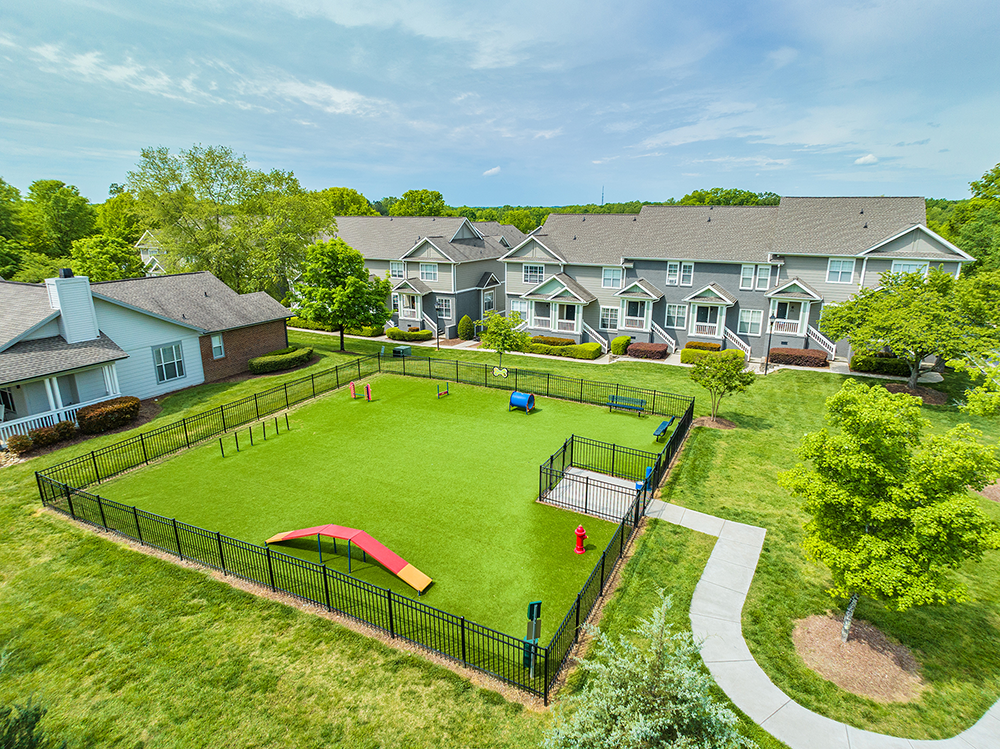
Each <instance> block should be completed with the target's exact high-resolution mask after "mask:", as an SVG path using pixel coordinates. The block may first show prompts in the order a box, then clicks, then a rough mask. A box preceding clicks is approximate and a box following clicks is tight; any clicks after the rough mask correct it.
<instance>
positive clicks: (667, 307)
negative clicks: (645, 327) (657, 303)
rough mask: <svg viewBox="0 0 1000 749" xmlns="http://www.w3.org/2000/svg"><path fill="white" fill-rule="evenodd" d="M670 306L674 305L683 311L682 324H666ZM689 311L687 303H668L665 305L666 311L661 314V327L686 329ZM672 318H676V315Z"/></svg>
mask: <svg viewBox="0 0 1000 749" xmlns="http://www.w3.org/2000/svg"><path fill="white" fill-rule="evenodd" d="M671 307H675V308H676V309H679V310H681V311H683V313H684V324H683V325H676V324H675V325H668V324H667V317H669V316H670V308H671ZM690 311H691V310H690V306H689V305H687V304H668V305H667V306H666V311H665V312H664V314H663V327H664V328H667V329H668V330H687V323H688V314H689V313H690ZM674 318H675V319H676V318H677V315H674Z"/></svg>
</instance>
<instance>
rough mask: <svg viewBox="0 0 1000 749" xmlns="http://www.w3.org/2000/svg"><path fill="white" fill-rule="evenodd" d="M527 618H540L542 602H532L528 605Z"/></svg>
mask: <svg viewBox="0 0 1000 749" xmlns="http://www.w3.org/2000/svg"><path fill="white" fill-rule="evenodd" d="M528 618H529V619H541V618H542V602H541V601H532V602H531V603H529V604H528Z"/></svg>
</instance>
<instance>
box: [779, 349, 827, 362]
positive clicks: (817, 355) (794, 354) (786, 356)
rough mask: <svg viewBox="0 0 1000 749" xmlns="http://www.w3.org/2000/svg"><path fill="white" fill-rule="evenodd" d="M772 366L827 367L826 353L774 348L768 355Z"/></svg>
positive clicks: (813, 350)
mask: <svg viewBox="0 0 1000 749" xmlns="http://www.w3.org/2000/svg"><path fill="white" fill-rule="evenodd" d="M768 360H769V361H770V362H771V364H790V365H792V366H795V367H827V366H829V364H828V363H827V361H826V352H825V351H822V350H821V349H814V348H810V349H805V348H773V349H771V352H770V354H768Z"/></svg>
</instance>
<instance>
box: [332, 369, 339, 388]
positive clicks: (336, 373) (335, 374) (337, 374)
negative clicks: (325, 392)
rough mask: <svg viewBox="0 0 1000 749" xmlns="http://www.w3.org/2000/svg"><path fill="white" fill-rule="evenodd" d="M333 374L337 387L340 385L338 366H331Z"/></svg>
mask: <svg viewBox="0 0 1000 749" xmlns="http://www.w3.org/2000/svg"><path fill="white" fill-rule="evenodd" d="M333 375H334V377H336V378H337V387H338V388H339V387H340V367H339V366H336V367H334V368H333Z"/></svg>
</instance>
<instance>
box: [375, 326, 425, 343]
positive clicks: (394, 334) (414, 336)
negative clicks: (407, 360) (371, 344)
mask: <svg viewBox="0 0 1000 749" xmlns="http://www.w3.org/2000/svg"><path fill="white" fill-rule="evenodd" d="M385 334H386V335H387V336H389V338H391V339H392V340H394V341H429V340H430V339H431V338H433V337H434V334H433V333H432V332H431V331H429V330H417V329H413V330H412V331H410V330H400V329H399V328H389V329H388V330H387V331H385Z"/></svg>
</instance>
